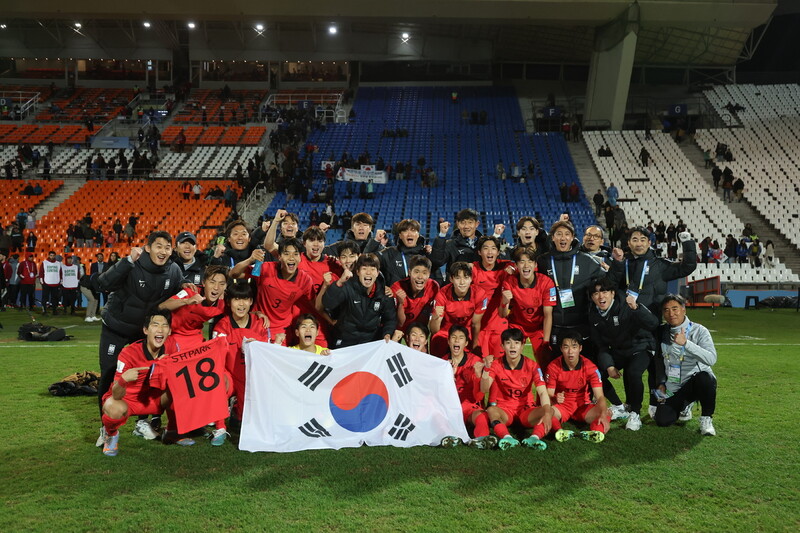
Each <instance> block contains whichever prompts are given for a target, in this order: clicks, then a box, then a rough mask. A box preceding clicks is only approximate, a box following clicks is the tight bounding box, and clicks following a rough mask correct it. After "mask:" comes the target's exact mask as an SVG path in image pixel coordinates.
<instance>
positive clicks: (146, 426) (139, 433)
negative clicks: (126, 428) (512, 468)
mask: <svg viewBox="0 0 800 533" xmlns="http://www.w3.org/2000/svg"><path fill="white" fill-rule="evenodd" d="M133 435H134V436H135V437H142V438H143V439H144V440H155V439H156V438H157V437H158V433H156V432H155V431H153V427H152V426H151V425H150V422H149V421H147V420H137V421H136V427H135V428H134V429H133Z"/></svg>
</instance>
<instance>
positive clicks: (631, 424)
mask: <svg viewBox="0 0 800 533" xmlns="http://www.w3.org/2000/svg"><path fill="white" fill-rule="evenodd" d="M625 429H630V430H631V431H639V430H640V429H642V418H641V417H640V416H639V413H630V416H629V417H628V422H627V423H626V424H625Z"/></svg>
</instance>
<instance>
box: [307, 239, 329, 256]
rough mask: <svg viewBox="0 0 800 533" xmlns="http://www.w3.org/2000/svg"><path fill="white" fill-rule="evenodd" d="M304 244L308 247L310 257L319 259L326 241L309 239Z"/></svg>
mask: <svg viewBox="0 0 800 533" xmlns="http://www.w3.org/2000/svg"><path fill="white" fill-rule="evenodd" d="M303 246H305V247H306V255H307V256H308V258H309V259H311V260H312V261H319V258H320V257H322V250H323V249H324V248H325V241H320V240H316V239H307V240H306V241H304V242H303Z"/></svg>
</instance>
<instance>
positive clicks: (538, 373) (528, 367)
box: [489, 357, 544, 410]
mask: <svg viewBox="0 0 800 533" xmlns="http://www.w3.org/2000/svg"><path fill="white" fill-rule="evenodd" d="M489 373H490V374H491V375H492V379H493V381H492V388H491V390H490V391H489V402H490V403H492V402H494V403H497V405H498V407H503V406H506V407H508V408H510V409H511V410H515V409H518V408H520V407H534V406H536V405H537V402H536V400H535V399H534V396H533V389H535V388H536V387H538V386H540V385H544V376H543V375H542V369H541V368H539V365H538V364H537V363H536V361H534V360H533V359H528V358H527V357H522V358H520V361H519V363H518V364H517V366H516V367H515V368H511V367H510V366H508V362H507V361H506V358H505V357H502V358H500V359H496V360H495V361H494V362H493V363H492V366H491V367H490V368H489Z"/></svg>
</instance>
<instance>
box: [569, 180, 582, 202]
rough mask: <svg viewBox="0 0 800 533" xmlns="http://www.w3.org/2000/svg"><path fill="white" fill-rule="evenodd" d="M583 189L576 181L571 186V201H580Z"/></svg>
mask: <svg viewBox="0 0 800 533" xmlns="http://www.w3.org/2000/svg"><path fill="white" fill-rule="evenodd" d="M580 195H581V189H580V187H578V184H577V183H575V182H574V181H573V182H572V184H571V185H570V186H569V201H570V202H578V201H580Z"/></svg>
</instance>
